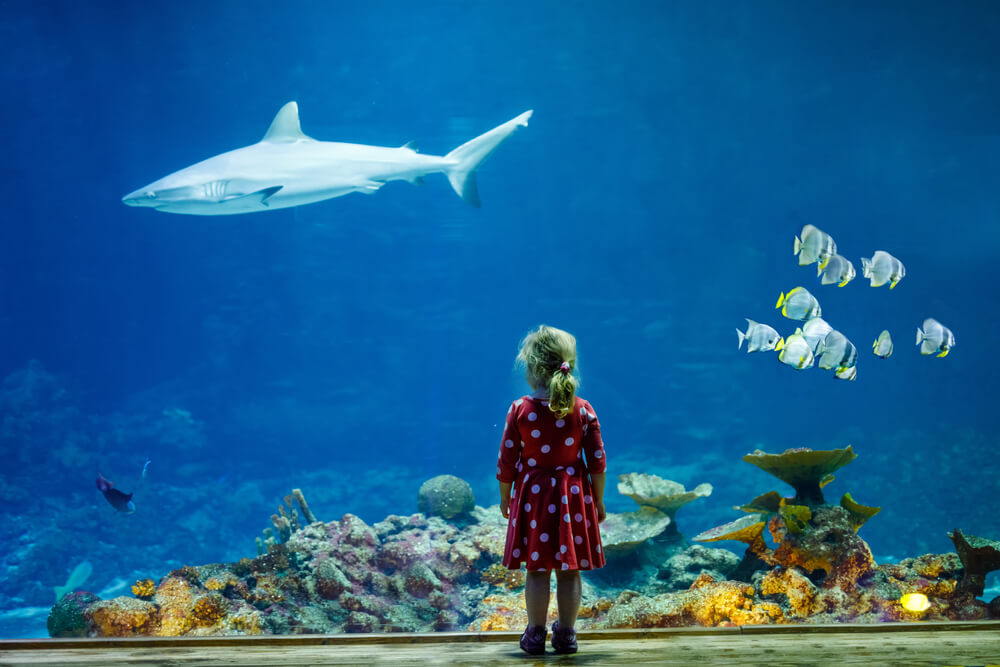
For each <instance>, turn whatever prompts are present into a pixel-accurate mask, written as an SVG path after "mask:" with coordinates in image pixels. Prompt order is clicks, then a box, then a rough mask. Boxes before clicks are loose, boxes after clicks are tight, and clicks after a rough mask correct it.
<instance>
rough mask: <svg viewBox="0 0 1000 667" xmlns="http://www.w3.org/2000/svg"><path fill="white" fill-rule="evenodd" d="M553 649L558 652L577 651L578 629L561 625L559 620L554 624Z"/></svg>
mask: <svg viewBox="0 0 1000 667" xmlns="http://www.w3.org/2000/svg"><path fill="white" fill-rule="evenodd" d="M552 650H554V651H555V652H556V653H576V630H574V629H573V628H567V629H563V628H560V627H559V621H556V622H555V623H553V624H552Z"/></svg>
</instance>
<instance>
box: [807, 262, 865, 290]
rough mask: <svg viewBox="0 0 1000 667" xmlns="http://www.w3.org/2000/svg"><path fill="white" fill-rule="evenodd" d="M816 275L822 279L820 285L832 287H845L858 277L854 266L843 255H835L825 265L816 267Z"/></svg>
mask: <svg viewBox="0 0 1000 667" xmlns="http://www.w3.org/2000/svg"><path fill="white" fill-rule="evenodd" d="M816 275H817V276H819V277H820V281H819V282H820V284H822V285H832V284H834V283H837V287H843V286H844V285H846V284H847V283H849V282H851V281H852V280H854V276H856V275H857V273H855V271H854V264H852V263H851V260H849V259H847V258H846V257H844V256H843V255H833V256H832V257H830V259H828V260H827V261H826V264H825V265H817V266H816Z"/></svg>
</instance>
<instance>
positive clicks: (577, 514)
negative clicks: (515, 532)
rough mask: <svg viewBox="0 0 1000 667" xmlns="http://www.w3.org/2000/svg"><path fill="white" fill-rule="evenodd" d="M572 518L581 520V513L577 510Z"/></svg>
mask: <svg viewBox="0 0 1000 667" xmlns="http://www.w3.org/2000/svg"><path fill="white" fill-rule="evenodd" d="M573 520H574V521H583V515H582V514H580V513H579V512H577V513H576V514H574V515H573ZM532 528H534V526H532Z"/></svg>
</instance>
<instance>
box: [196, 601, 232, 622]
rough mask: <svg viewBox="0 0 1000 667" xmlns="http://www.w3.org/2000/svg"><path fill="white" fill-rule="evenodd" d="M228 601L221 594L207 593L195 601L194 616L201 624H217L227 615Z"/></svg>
mask: <svg viewBox="0 0 1000 667" xmlns="http://www.w3.org/2000/svg"><path fill="white" fill-rule="evenodd" d="M227 611H228V610H227V609H226V603H225V600H224V599H223V598H222V596H220V595H206V596H204V597H201V598H198V600H197V601H195V603H194V610H193V613H194V617H195V618H196V619H197V620H198V624H199V625H215V624H216V623H218V622H219V621H220V620H222V618H223V617H224V616H225V615H226V612H227Z"/></svg>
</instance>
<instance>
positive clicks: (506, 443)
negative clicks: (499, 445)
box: [503, 440, 514, 449]
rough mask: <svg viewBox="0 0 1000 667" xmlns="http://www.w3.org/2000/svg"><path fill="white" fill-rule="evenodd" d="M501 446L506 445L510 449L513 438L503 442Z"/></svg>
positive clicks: (512, 444)
mask: <svg viewBox="0 0 1000 667" xmlns="http://www.w3.org/2000/svg"><path fill="white" fill-rule="evenodd" d="M503 446H504V447H506V448H507V449H510V448H511V447H513V446H514V441H513V440H507V441H506V442H504V443H503Z"/></svg>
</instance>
